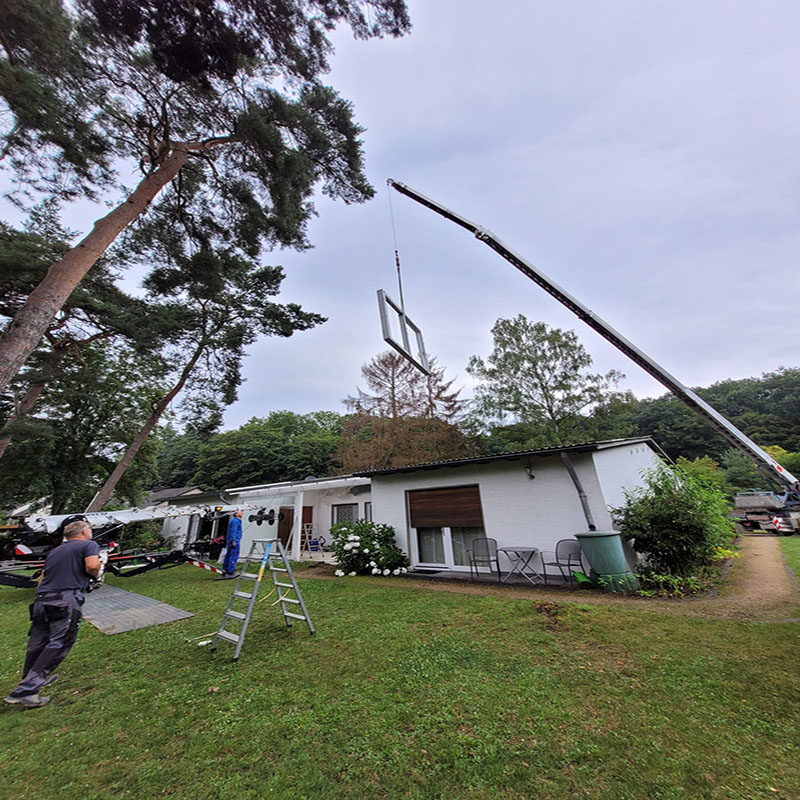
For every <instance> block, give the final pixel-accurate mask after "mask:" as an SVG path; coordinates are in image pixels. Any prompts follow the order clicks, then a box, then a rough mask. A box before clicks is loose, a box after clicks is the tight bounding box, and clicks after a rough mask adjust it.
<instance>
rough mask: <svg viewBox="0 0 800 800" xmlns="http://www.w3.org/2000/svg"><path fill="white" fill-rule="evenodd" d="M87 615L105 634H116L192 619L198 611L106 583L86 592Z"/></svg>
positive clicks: (84, 609)
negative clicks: (176, 606)
mask: <svg viewBox="0 0 800 800" xmlns="http://www.w3.org/2000/svg"><path fill="white" fill-rule="evenodd" d="M83 616H84V619H86V621H87V622H90V623H91V624H92V625H94V627H95V628H97V630H99V631H100V632H101V633H107V634H113V633H124V632H125V631H135V630H137V629H139V628H149V627H151V626H153V625H163V624H164V623H166V622H175V621H176V620H179V619H188V618H189V617H193V616H194V614H192V613H191V612H189V611H184V610H183V609H182V608H175V606H170V605H167V603H162V602H161V601H160V600H154V599H153V598H152V597H145V596H144V595H141V594H136V593H135V592H126V591H125V589H120V588H118V587H116V586H107V585H103V586H101V587H100V588H99V589H95V590H94V591H93V592H89V593H88V594H87V595H86V602H85V603H84V605H83Z"/></svg>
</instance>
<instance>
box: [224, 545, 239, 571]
mask: <svg viewBox="0 0 800 800" xmlns="http://www.w3.org/2000/svg"><path fill="white" fill-rule="evenodd" d="M238 559H239V541H235V542H231V543H230V544H229V545H228V548H227V550H226V551H225V561H224V562H223V564H222V571H223V572H226V573H227V574H228V575H230V574H231V573H233V572H236V562H237V560H238Z"/></svg>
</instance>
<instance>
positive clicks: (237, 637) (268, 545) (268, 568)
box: [211, 539, 314, 661]
mask: <svg viewBox="0 0 800 800" xmlns="http://www.w3.org/2000/svg"><path fill="white" fill-rule="evenodd" d="M253 568H255V569H256V570H257V571H255V572H254V571H251V570H252V569H253ZM266 572H269V574H270V575H271V576H272V583H273V586H274V587H275V589H276V591H277V594H278V599H277V600H276V601H275V603H280V606H281V612H282V613H283V618H284V620H286V625H287V626H291V624H292V620H295V619H299V620H303V621H304V622H305V623H307V625H308V629H309V631H311V633H314V625H313V624H312V622H311V617H309V616H308V611H307V610H306V604H305V601H304V600H303V595H301V594H300V589H299V587H298V586H297V581H296V580H295V577H294V573H293V572H292V568H291V566H290V564H289V558H288V556H287V555H286V551H285V550H284V549H283V544H281V540H280V539H253V541H252V543H251V545H250V552H249V553H248V555H247V557H246V558H245V559H244V563H243V564H242V565H241V572H240V573H239V575H238V577H237V579H236V584H235V585H234V587H233V592H232V593H231V599H230V600H229V601H228V608H227V609H226V610H225V613H224V614H223V615H222V621H221V622H220V624H219V630H218V631H217V632H216V634H215V635H214V641H213V643H212V645H211V650H216V649H217V644H218V643H219V642H220V641H223V642H230V643H231V644H234V645H236V648H235V650H234V652H233V661H236V660H237V659H238V658H239V653H241V652H242V645H243V644H244V637H245V634H246V633H247V626H248V624H249V623H250V617H251V616H252V615H253V608H254V607H255V604H256V598H257V597H258V590H259V589H260V588H261V581H262V579H263V578H264V575H265V574H266ZM245 602H246V604H247V606H246V608H245V609H244V610H243V611H239V610H236V609H235V608H234V606H237V605H238V606H239V608H242V607H243V605H244V603H245ZM290 609H291V610H290ZM228 624H233V625H234V627H236V626H237V625H238V628H239V629H238V632H237V631H231V630H228V629H227V627H226V626H227V625H228Z"/></svg>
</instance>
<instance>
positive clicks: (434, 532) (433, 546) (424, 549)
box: [417, 528, 444, 564]
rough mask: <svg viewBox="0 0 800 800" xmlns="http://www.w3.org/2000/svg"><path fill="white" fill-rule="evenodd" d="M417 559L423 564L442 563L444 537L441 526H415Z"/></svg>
mask: <svg viewBox="0 0 800 800" xmlns="http://www.w3.org/2000/svg"><path fill="white" fill-rule="evenodd" d="M417 545H418V548H419V560H420V562H421V563H423V564H444V538H443V537H442V529H441V528H417Z"/></svg>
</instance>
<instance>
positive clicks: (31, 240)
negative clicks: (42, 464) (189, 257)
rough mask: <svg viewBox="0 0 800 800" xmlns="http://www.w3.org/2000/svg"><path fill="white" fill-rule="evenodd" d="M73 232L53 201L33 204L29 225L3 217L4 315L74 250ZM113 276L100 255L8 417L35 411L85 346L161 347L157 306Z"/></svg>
mask: <svg viewBox="0 0 800 800" xmlns="http://www.w3.org/2000/svg"><path fill="white" fill-rule="evenodd" d="M70 237H71V233H70V232H69V231H66V230H64V229H63V228H62V227H61V225H60V224H59V222H58V217H57V210H56V209H55V208H54V207H53V206H52V204H45V205H43V206H40V207H38V208H36V209H34V211H33V212H32V213H31V216H30V218H29V220H28V222H27V223H26V226H25V230H22V231H20V230H15V229H13V228H12V227H10V226H9V225H6V224H4V223H1V222H0V317H2V318H5V319H6V320H9V319H11V318H13V316H14V314H15V313H16V312H17V311H18V310H19V309H20V308H21V307H22V305H23V304H24V302H25V298H26V297H27V295H28V294H29V293H30V291H31V290H32V289H33V288H34V287H35V286H36V285H37V284H38V283H39V282H40V281H41V279H42V278H43V277H44V276H45V274H46V273H47V269H48V267H49V265H50V264H51V263H52V261H53V259H54V258H57V257H58V256H59V255H60V254H63V253H64V252H66V251H67V250H68V249H69V245H68V244H67V241H68V240H69V238H70ZM114 278H115V274H114V270H113V267H112V264H111V262H110V261H109V260H108V259H103V260H101V262H99V263H98V264H97V265H96V267H95V269H94V270H92V273H91V274H90V275H89V276H88V277H87V279H86V280H85V281H84V282H83V283H82V284H81V286H80V287H78V289H76V291H75V292H73V294H72V296H71V297H70V298H69V299H68V300H67V302H66V303H65V304H64V306H63V307H62V308H61V310H60V311H59V313H58V314H57V315H56V317H55V318H54V319H53V320H52V322H51V324H50V325H49V326H48V328H47V330H46V331H45V335H44V338H43V339H42V342H41V343H40V345H39V347H38V348H37V350H36V351H35V353H34V354H33V356H32V357H31V359H30V360H29V361H28V364H27V365H26V367H25V369H24V370H23V371H22V372H21V373H20V374H19V375H18V376H17V377H16V379H15V380H14V381H13V383H12V384H11V386H10V390H11V392H10V396H8V403H9V405H8V408H7V411H6V414H5V417H6V419H8V420H9V422H17V421H19V420H21V419H23V418H24V417H25V416H26V415H27V414H28V413H29V412H30V410H31V409H32V408H33V407H34V405H35V404H36V402H37V401H38V400H39V398H40V397H41V395H42V392H43V391H45V388H46V386H47V383H48V381H51V380H52V379H53V378H54V377H56V376H57V375H58V374H59V371H60V365H61V362H62V361H63V359H64V358H65V357H66V356H67V355H68V354H69V353H71V352H73V351H75V350H76V349H78V348H80V347H81V346H83V345H86V344H89V343H91V342H95V341H104V340H105V341H109V340H118V341H122V340H124V341H125V342H126V343H127V344H128V345H129V346H131V347H133V348H134V350H136V351H138V352H141V353H143V354H147V357H148V358H149V357H150V356H151V355H152V352H153V350H154V349H156V350H157V343H158V338H159V333H160V331H159V328H158V325H157V324H156V322H157V316H158V315H157V308H154V307H153V306H152V305H151V306H148V305H147V304H146V303H145V302H144V301H143V300H140V299H137V298H133V297H130V296H128V295H127V294H125V293H124V292H122V291H121V290H120V289H119V288H118V287H117V286H116V285H115V283H114ZM10 441H11V438H10V436H8V429H7V428H6V429H5V430H4V431H3V432H2V433H0V456H2V454H3V453H4V452H5V450H6V448H7V447H8V445H9V443H10Z"/></svg>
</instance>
